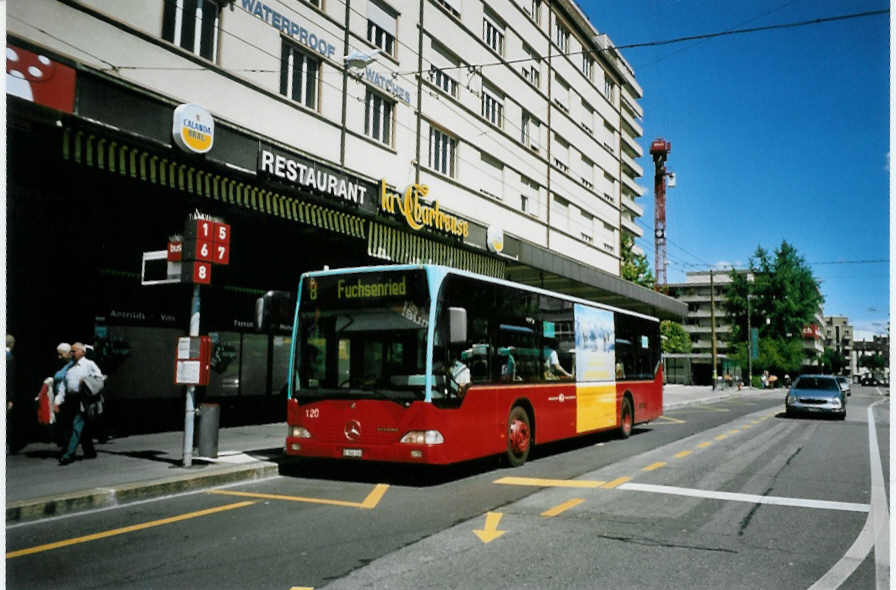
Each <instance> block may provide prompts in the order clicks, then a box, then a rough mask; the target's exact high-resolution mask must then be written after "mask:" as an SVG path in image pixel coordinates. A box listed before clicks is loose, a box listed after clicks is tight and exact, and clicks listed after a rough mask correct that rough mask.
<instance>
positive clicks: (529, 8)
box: [523, 0, 541, 25]
mask: <svg viewBox="0 0 896 590" xmlns="http://www.w3.org/2000/svg"><path fill="white" fill-rule="evenodd" d="M523 10H525V11H526V14H528V15H529V18H531V19H532V20H534V21H535V24H537V25H540V24H541V0H523Z"/></svg>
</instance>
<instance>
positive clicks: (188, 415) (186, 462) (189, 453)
mask: <svg viewBox="0 0 896 590" xmlns="http://www.w3.org/2000/svg"><path fill="white" fill-rule="evenodd" d="M190 336H191V337H193V336H199V285H198V284H194V285H193V299H192V301H191V302H190ZM195 423H196V386H195V385H187V399H186V403H185V408H184V459H183V466H184V467H191V466H192V465H193V427H194V425H195Z"/></svg>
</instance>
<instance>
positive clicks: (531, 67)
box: [523, 43, 541, 88]
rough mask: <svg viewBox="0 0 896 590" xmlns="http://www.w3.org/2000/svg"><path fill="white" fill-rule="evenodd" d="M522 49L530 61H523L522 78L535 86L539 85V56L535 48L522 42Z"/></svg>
mask: <svg viewBox="0 0 896 590" xmlns="http://www.w3.org/2000/svg"><path fill="white" fill-rule="evenodd" d="M523 51H525V52H526V55H527V56H528V57H529V59H530V60H531V61H525V62H523V78H524V79H525V80H526V82H528V83H529V84H531V85H532V86H535V87H536V88H540V87H541V67H540V66H541V58H540V57H539V56H538V54H537V53H535V50H534V49H532V48H531V47H529V46H528V45H526V44H525V43H523Z"/></svg>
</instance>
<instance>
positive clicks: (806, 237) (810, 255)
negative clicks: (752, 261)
mask: <svg viewBox="0 0 896 590" xmlns="http://www.w3.org/2000/svg"><path fill="white" fill-rule="evenodd" d="M578 2H579V5H580V6H581V8H582V9H583V10H584V12H585V13H586V14H587V15H588V17H589V19H590V20H591V22H592V23H593V24H594V26H595V27H596V28H597V29H598V30H599V31H601V32H602V33H607V34H608V35H609V36H610V38H611V39H612V40H613V42H614V43H615V44H616V45H617V46H622V45H625V44H630V43H640V42H646V41H655V40H666V39H673V38H676V37H683V36H689V35H698V34H702V33H713V32H719V31H725V30H729V29H737V28H748V27H758V26H764V25H772V24H780V23H790V22H798V21H806V20H813V19H817V18H825V17H831V16H839V15H845V14H851V13H858V12H865V11H870V10H880V9H886V8H888V3H887V2H886V0H854V1H841V2H834V1H829V0H790V1H787V0H754V1H750V2H742V3H734V2H706V1H702V2H701V1H698V0H678V1H675V0H629V1H628V2H606V1H597V0H578ZM888 35H889V21H888V16H887V15H880V16H870V17H865V18H859V19H852V20H846V21H838V22H831V23H823V24H818V25H811V26H806V27H800V28H792V29H782V30H772V31H763V32H758V33H751V34H744V35H736V36H726V37H721V38H715V39H709V40H701V41H691V42H686V43H680V44H675V45H665V46H659V47H646V48H631V49H623V50H622V54H623V55H624V56H625V58H626V60H627V61H628V62H629V63H630V64H631V65H632V67H633V68H634V70H635V76H636V78H637V80H638V82H639V83H640V84H641V87H642V88H643V89H644V98H643V99H642V101H641V106H642V107H643V108H644V119H643V121H642V123H643V127H644V137H642V138H641V140H640V143H641V146H642V147H643V148H644V152H645V156H644V157H643V158H640V159H639V160H638V161H639V163H640V164H641V165H642V167H643V168H644V174H645V175H644V177H643V178H642V179H641V184H642V185H643V186H645V187H646V188H647V189H648V191H647V193H646V194H645V195H644V197H642V198H641V199H639V201H638V202H639V203H640V204H641V205H643V206H644V209H645V212H644V217H642V218H641V219H640V225H641V226H642V227H643V228H644V230H645V231H644V237H643V238H642V239H640V240H639V241H638V243H639V244H640V246H641V247H642V248H643V249H644V251H645V252H646V253H647V256H648V260H649V261H650V265H651V268H654V264H653V258H654V241H653V161H652V160H651V158H650V156H649V154H648V150H649V144H650V142H651V141H652V140H653V139H655V138H657V137H663V138H665V139H667V140H668V141H671V142H672V151H671V153H670V154H669V159H668V161H667V169H669V170H672V171H674V172H676V174H677V178H678V186H677V187H676V188H673V189H670V190H668V191H667V204H666V228H667V236H668V239H667V246H666V251H667V258H668V259H669V266H668V270H667V276H668V280H669V282H683V281H684V278H685V272H686V271H688V270H699V269H705V268H708V266H709V265H710V264H713V265H715V264H722V265H731V264H733V265H735V266H738V267H744V266H746V264H747V261H748V260H749V258H750V256H751V255H752V254H753V252H754V251H755V250H756V247H757V246H758V245H762V246H763V247H764V248H766V249H768V250H772V249H774V248H776V247H778V246H779V245H780V244H781V241H782V240H785V239H786V240H787V241H788V242H790V243H791V244H793V245H794V246H795V247H796V249H797V250H798V251H799V252H800V254H801V255H802V256H803V257H804V259H805V260H806V261H807V262H809V263H813V264H811V267H812V269H813V272H814V274H815V276H816V278H818V279H819V280H820V281H821V288H822V293H823V294H824V296H825V300H826V301H825V315H845V316H848V317H849V319H850V323H851V324H852V325H853V327H854V328H855V329H856V338H857V339H858V338H862V337H868V338H870V335H871V334H872V333H884V332H885V330H886V326H887V314H888V308H889V299H888V297H889V284H890V282H889V276H888V272H889V271H888V269H889V265H888V264H887V263H876V264H856V263H842V264H817V263H819V262H833V261H862V260H883V259H887V258H888V255H889V245H888V236H889V229H888V211H889V209H888V207H889V192H888V175H889V172H888V168H887V166H888V164H887V160H888V152H889V133H888V131H889V119H888V106H889V88H888V77H889V69H888V68H889V46H888ZM691 265H694V266H691Z"/></svg>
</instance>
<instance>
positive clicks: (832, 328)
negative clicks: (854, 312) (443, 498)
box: [824, 316, 853, 359]
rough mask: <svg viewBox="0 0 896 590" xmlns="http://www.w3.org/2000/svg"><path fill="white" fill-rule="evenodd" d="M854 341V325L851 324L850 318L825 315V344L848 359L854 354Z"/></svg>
mask: <svg viewBox="0 0 896 590" xmlns="http://www.w3.org/2000/svg"><path fill="white" fill-rule="evenodd" d="M852 343H853V338H852V326H851V325H849V318H848V317H845V316H825V318H824V345H825V346H826V347H827V348H830V349H832V350H835V351H837V354H841V355H843V356H844V357H845V358H847V359H848V358H850V355H852Z"/></svg>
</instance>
